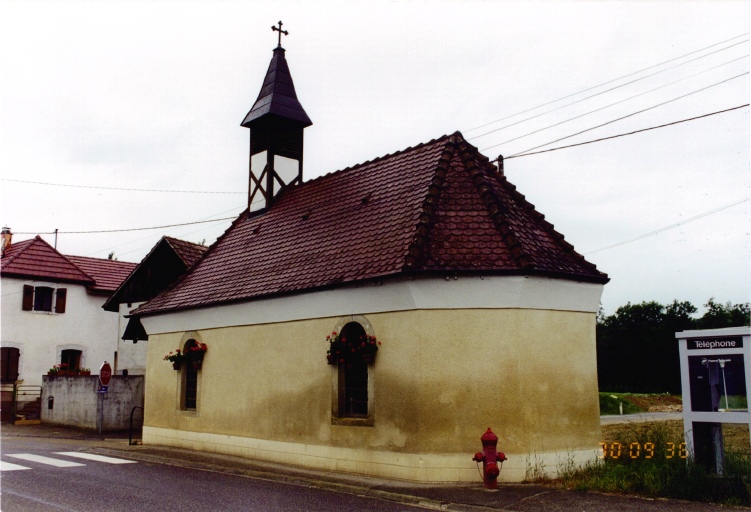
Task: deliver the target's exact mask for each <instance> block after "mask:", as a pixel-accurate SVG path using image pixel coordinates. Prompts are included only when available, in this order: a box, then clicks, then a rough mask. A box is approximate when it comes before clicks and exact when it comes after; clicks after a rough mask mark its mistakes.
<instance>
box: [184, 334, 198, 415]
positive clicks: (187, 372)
mask: <svg viewBox="0 0 751 512" xmlns="http://www.w3.org/2000/svg"><path fill="white" fill-rule="evenodd" d="M196 344H197V343H196V340H194V339H192V338H191V339H189V340H188V341H186V342H185V345H183V354H190V349H191V348H192V347H194V346H196ZM181 398H182V399H181V402H182V403H181V404H180V405H181V408H182V409H185V410H195V409H196V404H197V401H198V369H197V368H196V367H195V365H193V363H192V361H191V360H190V358H188V359H186V360H185V363H184V364H183V365H182V393H181Z"/></svg>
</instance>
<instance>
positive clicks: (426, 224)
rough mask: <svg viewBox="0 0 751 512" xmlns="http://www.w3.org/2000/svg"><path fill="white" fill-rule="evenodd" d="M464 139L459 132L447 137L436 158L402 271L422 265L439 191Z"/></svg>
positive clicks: (439, 196)
mask: <svg viewBox="0 0 751 512" xmlns="http://www.w3.org/2000/svg"><path fill="white" fill-rule="evenodd" d="M463 140H464V137H463V136H462V134H461V133H459V132H454V133H453V134H452V135H450V136H449V137H448V140H447V141H446V144H445V145H444V147H443V152H442V153H441V156H440V157H438V163H437V165H436V168H435V171H434V172H433V179H432V180H431V182H430V185H428V191H427V193H426V194H425V199H423V202H422V206H421V208H420V210H421V211H420V217H419V219H418V221H417V225H416V226H415V234H414V235H413V236H412V243H410V244H409V246H408V247H407V253H406V255H405V256H404V265H403V266H402V271H411V270H416V269H417V268H419V267H420V265H421V264H422V260H423V256H424V249H425V243H426V241H427V240H428V237H429V235H430V231H431V229H432V228H433V224H434V222H433V221H434V215H435V212H436V209H437V206H438V202H439V201H440V199H441V190H442V188H443V183H444V181H446V175H447V174H448V169H449V166H450V165H451V159H452V158H453V156H454V154H455V153H456V150H457V143H458V142H459V141H463Z"/></svg>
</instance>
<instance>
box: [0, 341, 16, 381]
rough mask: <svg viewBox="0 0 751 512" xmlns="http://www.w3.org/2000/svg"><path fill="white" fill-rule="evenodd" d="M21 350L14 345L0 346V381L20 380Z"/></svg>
mask: <svg viewBox="0 0 751 512" xmlns="http://www.w3.org/2000/svg"><path fill="white" fill-rule="evenodd" d="M20 355H21V351H20V350H18V349H17V348H13V347H2V348H0V381H2V382H15V381H17V380H18V359H19V357H20Z"/></svg>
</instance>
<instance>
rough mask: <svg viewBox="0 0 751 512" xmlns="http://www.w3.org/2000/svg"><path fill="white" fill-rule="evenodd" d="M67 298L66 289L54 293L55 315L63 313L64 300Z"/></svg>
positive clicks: (59, 289)
mask: <svg viewBox="0 0 751 512" xmlns="http://www.w3.org/2000/svg"><path fill="white" fill-rule="evenodd" d="M67 297H68V289H67V288H58V289H57V291H56V292H55V313H65V300H66V299H67Z"/></svg>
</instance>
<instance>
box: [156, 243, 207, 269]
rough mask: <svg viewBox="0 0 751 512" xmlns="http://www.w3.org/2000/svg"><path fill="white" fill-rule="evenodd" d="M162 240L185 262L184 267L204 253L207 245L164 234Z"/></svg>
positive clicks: (191, 264) (191, 263)
mask: <svg viewBox="0 0 751 512" xmlns="http://www.w3.org/2000/svg"><path fill="white" fill-rule="evenodd" d="M164 240H165V241H166V242H167V243H168V244H169V245H170V247H172V249H173V250H174V251H175V254H177V256H178V257H179V258H180V259H181V260H182V261H183V263H185V268H190V267H192V266H193V265H194V264H195V263H196V262H197V261H198V260H200V259H201V257H202V256H203V255H204V254H205V253H206V251H207V250H208V247H206V246H205V245H200V244H194V243H193V242H186V241H185V240H180V239H179V238H172V237H171V236H165V237H164Z"/></svg>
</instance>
